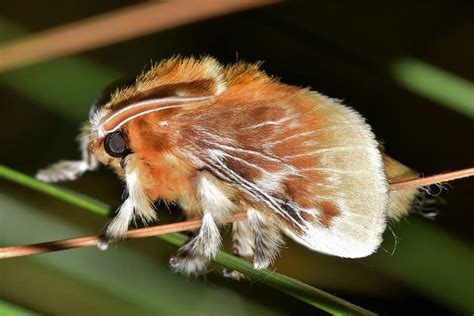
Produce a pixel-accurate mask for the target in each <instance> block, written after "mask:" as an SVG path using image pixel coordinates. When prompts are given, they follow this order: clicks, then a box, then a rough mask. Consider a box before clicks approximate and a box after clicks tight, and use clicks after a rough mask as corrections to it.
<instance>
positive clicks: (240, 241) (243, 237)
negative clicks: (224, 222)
mask: <svg viewBox="0 0 474 316" xmlns="http://www.w3.org/2000/svg"><path fill="white" fill-rule="evenodd" d="M254 241H255V238H254V232H253V229H252V226H251V225H250V223H249V221H248V220H243V221H238V222H234V223H232V254H233V255H234V256H237V257H240V258H251V257H253V255H254V247H255V242H254ZM223 274H224V276H225V277H226V278H231V279H234V280H240V279H242V278H245V275H244V274H242V273H240V272H239V271H235V270H231V269H224V272H223Z"/></svg>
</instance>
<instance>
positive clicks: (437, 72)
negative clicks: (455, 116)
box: [391, 58, 474, 118]
mask: <svg viewBox="0 0 474 316" xmlns="http://www.w3.org/2000/svg"><path fill="white" fill-rule="evenodd" d="M391 72H392V75H393V77H394V78H395V80H397V81H398V82H399V83H400V84H401V85H402V86H404V87H405V88H407V89H409V90H411V91H413V92H415V93H417V94H420V95H422V96H424V97H426V98H428V99H430V100H432V101H434V102H436V103H438V104H441V105H444V106H446V107H448V108H450V109H452V110H455V111H457V112H459V113H461V114H464V115H467V116H470V117H471V118H474V84H473V83H472V82H470V81H468V80H464V79H462V78H460V77H458V76H455V75H453V74H450V73H448V72H447V71H444V70H442V69H440V68H437V67H435V66H433V65H430V64H428V63H425V62H423V61H421V60H418V59H415V58H400V59H398V60H396V61H395V62H394V63H393V64H392V65H391Z"/></svg>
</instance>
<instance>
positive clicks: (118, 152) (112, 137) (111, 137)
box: [104, 131, 130, 158]
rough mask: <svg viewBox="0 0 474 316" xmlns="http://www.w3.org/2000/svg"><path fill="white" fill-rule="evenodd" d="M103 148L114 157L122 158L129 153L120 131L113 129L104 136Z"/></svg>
mask: <svg viewBox="0 0 474 316" xmlns="http://www.w3.org/2000/svg"><path fill="white" fill-rule="evenodd" d="M104 148H105V151H106V152H107V153H108V154H109V155H110V156H112V157H116V158H123V157H125V156H127V155H128V154H129V153H130V150H129V149H128V146H127V143H126V141H125V137H124V134H123V133H122V132H121V131H115V132H112V133H110V134H108V135H107V136H105V140H104Z"/></svg>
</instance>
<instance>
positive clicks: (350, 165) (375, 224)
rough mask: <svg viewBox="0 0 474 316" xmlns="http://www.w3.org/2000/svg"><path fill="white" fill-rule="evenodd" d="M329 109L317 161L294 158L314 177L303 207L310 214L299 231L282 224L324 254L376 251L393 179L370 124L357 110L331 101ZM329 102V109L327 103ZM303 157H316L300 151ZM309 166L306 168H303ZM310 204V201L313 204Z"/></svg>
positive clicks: (305, 214)
mask: <svg viewBox="0 0 474 316" xmlns="http://www.w3.org/2000/svg"><path fill="white" fill-rule="evenodd" d="M327 103H328V104H325V105H324V106H322V107H323V108H321V109H320V110H322V111H325V112H326V115H327V116H328V121H330V122H331V124H332V126H333V127H334V126H336V128H331V126H322V127H321V129H327V131H326V132H324V136H321V137H322V139H321V140H323V139H324V142H322V141H321V140H320V141H319V142H318V143H320V144H321V143H324V144H325V145H324V148H320V149H316V150H314V151H313V152H314V155H313V158H314V165H313V166H312V167H308V166H307V164H308V160H300V161H298V158H295V159H294V160H293V161H292V163H293V165H295V166H299V165H304V167H301V168H299V170H300V171H302V172H303V175H304V176H305V177H307V178H309V179H310V182H309V183H307V184H306V187H305V188H302V187H301V190H302V191H304V192H305V193H306V194H307V196H306V200H305V199H304V198H301V197H299V195H301V192H300V193H299V194H298V193H296V194H294V198H296V199H297V200H298V198H299V199H300V200H302V202H300V203H299V204H300V206H301V204H303V202H304V204H306V205H305V207H299V208H298V211H299V212H300V213H301V217H303V218H304V219H305V221H304V228H303V229H302V230H300V231H298V230H296V229H294V227H293V226H291V225H285V228H284V229H283V230H284V232H285V233H286V235H288V236H289V237H291V238H292V239H293V240H295V241H296V242H298V243H300V244H302V245H304V246H306V247H308V248H310V249H312V250H314V251H318V252H321V253H326V254H330V255H336V256H340V257H346V258H359V257H365V256H368V255H370V254H372V253H373V252H374V251H375V250H376V249H377V248H378V247H379V245H380V243H381V242H382V233H383V232H384V230H385V227H386V216H387V215H386V212H387V204H388V201H387V199H388V184H387V180H386V176H385V173H384V166H383V162H382V157H381V153H380V151H379V149H378V143H377V141H376V140H375V136H374V135H373V133H372V131H371V129H370V127H369V126H368V125H367V124H366V123H365V121H364V119H363V118H362V117H361V116H360V114H358V113H357V112H355V111H353V110H352V109H350V108H348V107H345V106H343V105H342V104H339V103H337V102H335V101H332V100H330V101H329V102H327ZM324 107H328V108H326V109H325V108H324ZM301 157H305V158H308V157H311V155H308V156H301ZM303 170H305V171H303ZM308 204H309V206H308Z"/></svg>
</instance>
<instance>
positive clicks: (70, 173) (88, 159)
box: [36, 132, 98, 182]
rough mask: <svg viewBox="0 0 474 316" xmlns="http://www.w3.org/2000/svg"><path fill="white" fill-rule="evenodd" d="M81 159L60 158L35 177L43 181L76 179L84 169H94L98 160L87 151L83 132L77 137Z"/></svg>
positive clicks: (86, 139)
mask: <svg viewBox="0 0 474 316" xmlns="http://www.w3.org/2000/svg"><path fill="white" fill-rule="evenodd" d="M78 140H79V144H80V149H81V154H82V159H81V160H61V161H58V162H57V163H54V164H52V165H50V166H48V167H47V168H44V169H41V170H39V171H38V172H37V173H36V178H37V179H38V180H41V181H44V182H60V181H72V180H76V179H77V178H79V177H80V176H82V175H83V174H84V172H86V171H92V170H94V169H95V168H96V167H97V165H98V162H97V160H96V159H95V157H94V156H92V155H91V154H90V153H89V150H88V148H87V146H88V144H89V136H88V135H87V133H85V132H83V133H82V134H81V135H79V137H78Z"/></svg>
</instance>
